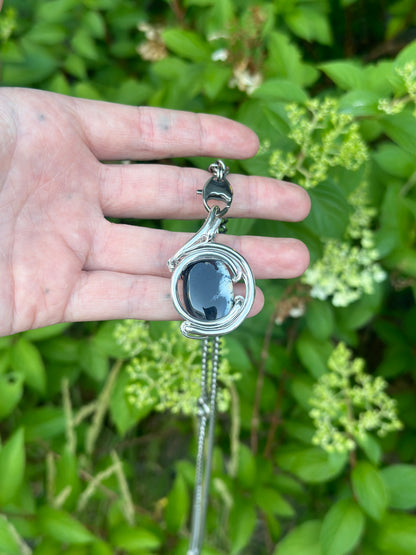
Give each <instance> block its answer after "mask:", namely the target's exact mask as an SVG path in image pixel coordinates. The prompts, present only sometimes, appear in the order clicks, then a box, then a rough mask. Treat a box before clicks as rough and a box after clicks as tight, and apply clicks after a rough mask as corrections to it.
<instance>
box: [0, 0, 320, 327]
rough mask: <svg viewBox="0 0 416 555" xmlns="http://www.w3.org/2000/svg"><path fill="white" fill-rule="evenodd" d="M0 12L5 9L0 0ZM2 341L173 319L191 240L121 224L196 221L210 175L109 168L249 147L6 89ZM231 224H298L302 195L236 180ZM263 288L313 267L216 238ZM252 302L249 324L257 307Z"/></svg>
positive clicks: (1, 168)
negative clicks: (51, 329)
mask: <svg viewBox="0 0 416 555" xmlns="http://www.w3.org/2000/svg"><path fill="white" fill-rule="evenodd" d="M0 1H1V0H0ZM0 128H1V129H2V133H1V136H0V214H1V217H0V276H1V280H0V335H8V334H13V333H16V332H20V331H23V330H27V329H31V328H37V327H42V326H45V325H49V324H54V323H58V322H65V321H70V322H75V321H86V320H108V319H116V318H117V319H118V318H137V319H145V320H154V319H160V320H162V319H169V320H170V319H172V320H173V319H177V317H178V316H177V313H176V311H175V309H174V307H173V305H172V300H171V298H170V292H169V290H170V273H169V271H168V268H167V260H168V259H169V258H170V257H171V256H172V255H173V254H175V253H176V252H177V250H178V249H179V248H180V247H181V246H182V245H183V244H184V243H185V242H186V241H187V240H188V239H189V237H190V235H189V234H186V233H173V232H168V231H163V230H154V229H148V228H145V227H136V226H130V225H125V224H115V223H110V222H109V221H108V220H107V219H106V218H105V216H112V217H117V218H126V217H128V218H131V217H134V218H139V219H140V218H179V219H187V218H189V219H191V218H204V217H205V216H206V212H205V209H204V207H203V205H202V199H201V197H200V196H198V195H196V193H195V192H196V190H197V189H200V188H201V187H202V186H203V184H204V183H205V181H206V180H207V179H208V177H209V174H208V173H207V172H206V171H203V170H198V169H192V168H179V167H173V166H168V165H162V164H150V163H149V164H130V165H120V164H108V163H107V164H104V163H103V161H111V160H113V161H115V160H127V159H129V160H140V161H150V160H157V159H165V158H171V157H175V156H206V157H208V158H207V166H208V164H209V163H210V162H211V161H214V160H215V159H216V158H219V157H220V158H225V159H227V158H228V159H237V158H248V157H251V156H253V155H254V154H255V153H256V151H257V149H258V139H257V136H256V135H255V134H254V133H253V132H252V131H251V130H250V129H248V128H247V127H245V126H243V125H241V124H239V123H236V122H233V121H231V120H228V119H225V118H222V117H219V116H213V115H204V114H193V113H187V112H180V111H173V110H165V109H158V108H148V107H143V108H138V107H131V106H121V105H117V104H111V103H105V102H96V101H89V100H83V99H74V98H70V97H66V96H62V95H57V94H53V93H48V92H44V91H35V90H30V89H12V88H2V89H0ZM229 181H230V182H231V185H232V186H233V189H234V200H233V204H232V207H231V209H230V211H229V216H230V217H243V218H248V217H249V218H267V219H275V220H279V219H281V220H287V221H298V220H301V219H303V218H305V216H306V215H307V214H308V212H309V209H310V201H309V197H308V195H307V194H306V192H305V191H304V190H303V189H302V188H300V187H297V186H296V185H293V184H290V183H285V182H281V181H276V180H274V179H271V178H266V177H251V176H250V177H248V176H241V175H230V176H229ZM219 241H222V242H224V243H226V244H228V245H230V246H233V247H234V248H235V249H236V250H238V251H239V252H240V253H241V254H242V255H243V256H244V257H245V258H246V259H247V260H248V262H249V264H250V265H251V267H252V269H253V272H254V274H255V276H256V277H257V278H292V277H296V276H298V275H300V274H302V273H303V272H304V270H305V269H306V267H307V265H308V262H309V256H308V251H307V248H306V247H305V245H304V244H303V243H301V242H300V241H297V240H295V239H278V238H268V237H248V236H246V237H232V236H228V235H227V236H221V237H220V238H219ZM263 301H264V299H263V296H262V294H261V292H260V291H257V294H256V301H255V305H254V307H253V311H252V314H255V313H257V312H258V311H259V310H260V309H261V307H262V305H263Z"/></svg>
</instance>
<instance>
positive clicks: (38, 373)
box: [11, 337, 46, 394]
mask: <svg viewBox="0 0 416 555" xmlns="http://www.w3.org/2000/svg"><path fill="white" fill-rule="evenodd" d="M11 364H12V368H13V370H15V372H17V373H20V374H22V375H23V377H24V380H25V384H26V385H27V386H28V387H30V388H31V389H33V390H34V391H36V392H37V393H40V394H44V393H45V389H46V370H45V365H44V363H43V360H42V357H41V355H40V353H39V350H38V349H37V348H36V347H35V345H34V344H33V343H30V341H27V339H25V338H24V337H20V339H18V340H17V341H16V343H15V344H14V345H13V347H12V359H11Z"/></svg>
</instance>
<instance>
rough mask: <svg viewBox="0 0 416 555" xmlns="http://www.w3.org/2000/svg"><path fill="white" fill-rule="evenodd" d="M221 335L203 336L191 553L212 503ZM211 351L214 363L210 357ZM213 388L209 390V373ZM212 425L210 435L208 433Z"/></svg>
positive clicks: (198, 542)
mask: <svg viewBox="0 0 416 555" xmlns="http://www.w3.org/2000/svg"><path fill="white" fill-rule="evenodd" d="M220 348H221V338H220V337H219V336H215V337H212V338H208V337H207V338H205V339H203V340H202V362H201V396H200V398H199V399H198V418H199V431H198V452H197V458H196V470H195V489H194V500H193V507H192V525H191V536H190V542H189V549H188V552H187V555H199V554H200V552H201V548H202V541H203V536H204V528H205V520H206V513H207V507H208V494H209V484H210V478H211V466H212V453H213V450H214V436H215V417H216V405H217V389H218V388H217V384H218V367H219V360H220ZM210 351H211V365H210V366H211V367H210V368H209V364H208V361H209V358H210V356H209V355H210ZM209 374H210V388H209V391H208V376H209ZM207 425H208V438H207V437H206V436H207Z"/></svg>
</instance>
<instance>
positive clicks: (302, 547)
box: [273, 520, 322, 555]
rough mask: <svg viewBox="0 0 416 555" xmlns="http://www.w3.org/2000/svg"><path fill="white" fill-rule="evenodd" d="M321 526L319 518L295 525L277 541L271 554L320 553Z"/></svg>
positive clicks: (318, 554) (302, 554) (315, 554)
mask: <svg viewBox="0 0 416 555" xmlns="http://www.w3.org/2000/svg"><path fill="white" fill-rule="evenodd" d="M321 526H322V525H321V522H320V521H319V520H309V521H307V522H304V523H303V524H300V525H299V526H296V528H293V530H291V531H290V532H289V533H288V534H287V535H286V536H285V537H284V538H283V539H282V541H281V542H279V544H278V545H277V547H276V549H275V551H274V553H273V555H322V549H321V543H320V534H321Z"/></svg>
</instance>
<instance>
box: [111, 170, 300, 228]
mask: <svg viewBox="0 0 416 555" xmlns="http://www.w3.org/2000/svg"><path fill="white" fill-rule="evenodd" d="M209 177H210V174H209V173H208V172H205V171H203V170H198V169H194V168H179V167H173V166H164V165H161V164H159V165H153V164H134V165H118V166H108V165H103V168H102V172H101V176H100V195H101V206H102V209H103V212H104V214H105V215H107V216H113V217H120V218H134V217H136V218H137V217H141V218H182V219H186V218H202V217H204V216H205V215H206V213H205V209H204V207H203V203H202V201H201V197H200V196H199V195H197V194H196V191H197V190H198V189H202V187H203V185H204V183H205V182H206V181H207V180H208V179H209ZM228 179H229V181H230V184H231V185H232V187H233V191H234V197H233V202H232V205H231V208H230V211H229V213H228V215H229V216H231V217H240V218H263V219H275V220H285V221H298V220H303V218H305V217H306V216H307V215H308V213H309V209H310V199H309V195H308V194H307V192H306V191H305V190H304V189H303V188H302V187H298V186H297V185H294V184H293V183H287V182H284V181H277V180H275V179H272V178H268V177H255V176H254V177H251V176H244V175H237V174H232V175H230V176H229V178H228Z"/></svg>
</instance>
